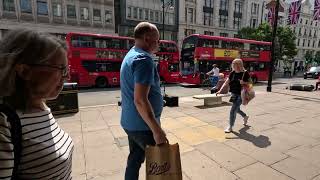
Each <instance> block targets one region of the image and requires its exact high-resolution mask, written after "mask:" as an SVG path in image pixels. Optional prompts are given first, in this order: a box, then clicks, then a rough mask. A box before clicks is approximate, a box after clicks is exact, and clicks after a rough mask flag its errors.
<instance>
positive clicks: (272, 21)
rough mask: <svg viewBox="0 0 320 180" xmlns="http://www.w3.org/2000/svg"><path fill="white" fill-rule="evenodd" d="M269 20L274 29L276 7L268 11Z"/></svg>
mask: <svg viewBox="0 0 320 180" xmlns="http://www.w3.org/2000/svg"><path fill="white" fill-rule="evenodd" d="M267 18H268V19H267V20H268V22H269V24H270V26H271V27H273V23H274V19H275V7H270V8H269V9H268V15H267Z"/></svg>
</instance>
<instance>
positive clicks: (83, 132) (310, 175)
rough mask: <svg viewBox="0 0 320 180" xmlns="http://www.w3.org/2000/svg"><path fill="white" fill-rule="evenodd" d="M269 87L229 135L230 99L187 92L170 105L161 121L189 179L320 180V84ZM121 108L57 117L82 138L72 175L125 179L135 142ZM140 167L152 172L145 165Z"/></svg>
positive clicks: (86, 110) (76, 138)
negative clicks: (212, 102) (211, 101)
mask: <svg viewBox="0 0 320 180" xmlns="http://www.w3.org/2000/svg"><path fill="white" fill-rule="evenodd" d="M264 89H265V87H263V88H257V90H256V98H255V99H254V100H253V101H252V102H250V104H249V105H247V106H242V110H244V111H245V112H246V113H247V114H248V115H249V116H250V118H249V121H248V125H249V126H243V125H242V119H241V117H240V116H238V117H237V120H236V125H235V127H234V133H230V134H225V133H224V132H223V130H224V128H225V127H226V126H227V124H228V117H229V110H230V104H229V103H227V102H226V103H224V104H222V105H219V106H212V107H204V106H203V100H196V99H193V98H192V97H191V96H187V97H181V98H180V99H179V107H172V108H170V107H165V108H164V111H163V115H162V126H163V128H164V129H165V131H166V133H167V136H168V139H169V141H170V143H172V144H173V143H179V146H180V153H181V163H182V171H183V179H184V180H212V179H215V180H229V179H230V180H233V179H243V180H290V179H297V180H320V111H319V105H320V91H314V92H299V91H289V90H285V89H284V87H282V86H281V88H280V87H279V88H275V89H273V92H272V93H267V92H265V90H264ZM224 101H228V98H224ZM120 112H121V108H120V107H118V106H116V105H105V106H97V107H87V108H81V109H80V112H79V113H77V114H72V115H64V116H59V117H56V118H57V119H58V122H59V124H60V126H61V127H62V128H63V129H64V130H65V131H66V132H68V133H69V134H70V135H71V137H72V138H73V140H74V143H75V152H74V156H73V179H76V180H89V179H90V180H100V179H101V180H102V179H104V180H105V179H107V180H123V179H124V171H125V165H126V158H127V155H128V142H127V137H126V134H125V132H124V131H123V130H122V128H121V126H120V122H119V121H120ZM140 174H141V176H140V179H145V166H142V168H141V171H140Z"/></svg>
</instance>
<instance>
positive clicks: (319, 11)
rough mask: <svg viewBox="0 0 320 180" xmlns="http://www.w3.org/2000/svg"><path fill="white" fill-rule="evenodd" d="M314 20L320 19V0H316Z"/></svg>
mask: <svg viewBox="0 0 320 180" xmlns="http://www.w3.org/2000/svg"><path fill="white" fill-rule="evenodd" d="M313 20H315V21H317V20H320V0H314V11H313Z"/></svg>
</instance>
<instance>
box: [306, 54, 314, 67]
mask: <svg viewBox="0 0 320 180" xmlns="http://www.w3.org/2000/svg"><path fill="white" fill-rule="evenodd" d="M304 59H305V60H306V64H307V65H309V64H312V62H313V60H314V58H313V55H312V52H311V51H306V54H305V55H304Z"/></svg>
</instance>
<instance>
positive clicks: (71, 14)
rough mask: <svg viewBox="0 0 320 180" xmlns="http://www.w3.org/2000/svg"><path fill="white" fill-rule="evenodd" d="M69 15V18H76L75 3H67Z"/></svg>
mask: <svg viewBox="0 0 320 180" xmlns="http://www.w3.org/2000/svg"><path fill="white" fill-rule="evenodd" d="M67 17H68V18H76V17H77V15H76V6H75V5H67Z"/></svg>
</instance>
